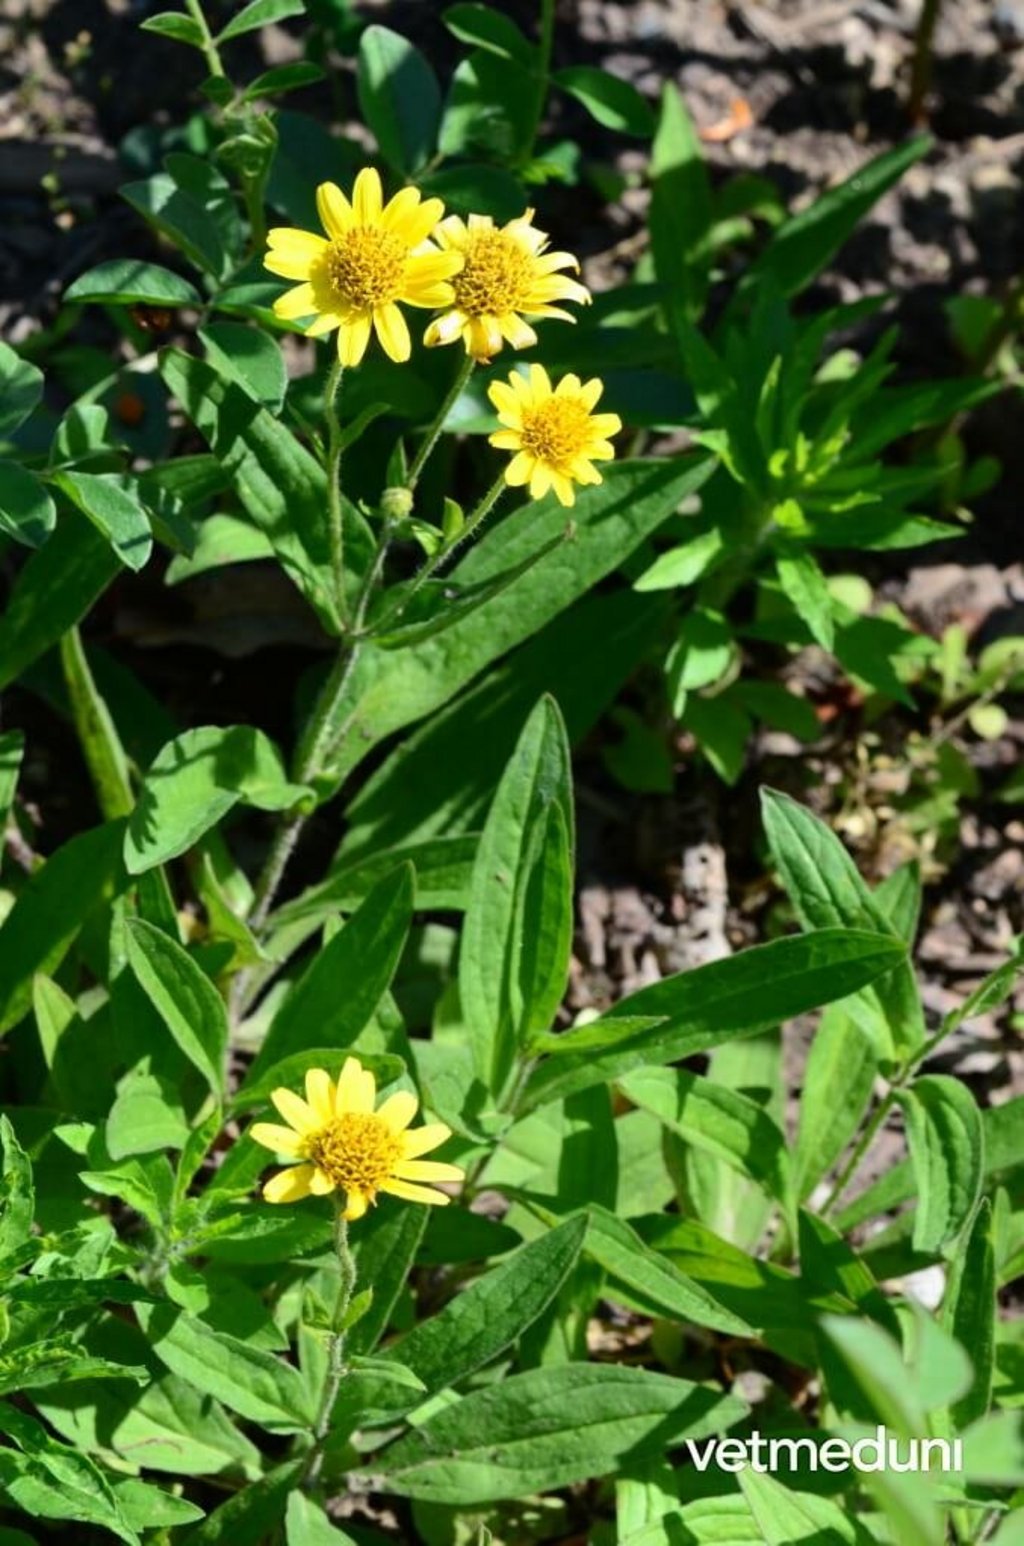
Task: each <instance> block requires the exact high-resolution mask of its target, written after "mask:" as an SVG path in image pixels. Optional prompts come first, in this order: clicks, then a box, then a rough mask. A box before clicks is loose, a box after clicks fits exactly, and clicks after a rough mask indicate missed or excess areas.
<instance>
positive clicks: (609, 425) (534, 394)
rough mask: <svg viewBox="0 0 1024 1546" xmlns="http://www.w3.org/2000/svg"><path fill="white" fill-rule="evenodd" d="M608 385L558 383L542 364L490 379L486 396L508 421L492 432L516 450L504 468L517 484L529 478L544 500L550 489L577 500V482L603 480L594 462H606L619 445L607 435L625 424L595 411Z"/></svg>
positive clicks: (574, 379)
mask: <svg viewBox="0 0 1024 1546" xmlns="http://www.w3.org/2000/svg"><path fill="white" fill-rule="evenodd" d="M603 391H604V384H603V382H601V381H598V380H597V378H596V377H595V378H594V380H593V381H585V382H583V381H580V378H579V376H563V377H562V379H561V381H560V382H559V383H558V385H557V386H556V387H553V386H552V385H551V378H550V377H549V376H548V373H547V371H546V370H545V369H544V367H543V365H531V366H530V374H529V377H526V376H521V375H519V374H518V372H515V371H514V372H513V373H512V375H511V376H509V378H508V381H492V383H491V385H490V386H489V387H488V388H487V395H488V397H489V398H490V399H491V402H492V403H493V404H494V406H495V408H497V410H498V422H499V423H500V424H502V425H503V426H504V428H502V429H499V430H498V431H497V433H496V434H493V435H491V436H490V437H489V438H490V442H491V445H492V446H497V447H498V449H499V450H501V451H514V452H515V453H516V454H515V455H514V456H513V458H512V460H511V461H510V462H509V464H508V467H507V468H506V469H505V482H506V483H510V484H511V485H512V486H513V487H514V488H515V487H519V486H520V485H521V484H524V483H528V484H529V486H530V494H531V496H532V498H534V499H540V498H541V497H542V495H544V494H546V493H547V492H548V490H549V489H554V491H555V494H556V495H557V497H558V499H559V500H560V502H561V503H562V504H563V505H572V504H575V502H576V490H575V489H574V488H573V484H574V483H600V482H601V481H602V480H601V474H600V473H599V472H598V470H597V468H596V467H595V466H594V463H595V462H608V461H611V459H612V458H613V457H614V455H615V448H614V447H613V446H612V445H611V443H610V442H609V440H608V436H609V435H617V434H618V432H619V430H620V429H621V428H622V420H621V419H620V418H619V416H618V414H617V413H594V412H593V410H594V408H595V407H596V406H597V402H598V399H599V398H600V396H601V393H602V392H603Z"/></svg>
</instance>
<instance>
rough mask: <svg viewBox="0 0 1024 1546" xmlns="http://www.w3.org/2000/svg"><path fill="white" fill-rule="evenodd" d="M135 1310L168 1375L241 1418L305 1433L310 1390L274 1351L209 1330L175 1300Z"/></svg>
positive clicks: (311, 1413) (311, 1415)
mask: <svg viewBox="0 0 1024 1546" xmlns="http://www.w3.org/2000/svg"><path fill="white" fill-rule="evenodd" d="M135 1313H136V1315H137V1316H138V1319H139V1324H140V1325H141V1327H142V1330H143V1332H144V1333H145V1335H146V1339H147V1341H148V1342H149V1344H150V1346H151V1347H152V1349H153V1351H154V1352H155V1353H156V1355H157V1357H158V1358H159V1359H160V1361H161V1363H163V1364H166V1366H167V1368H168V1369H170V1370H171V1373H172V1374H176V1375H178V1377H179V1378H180V1379H184V1380H187V1381H188V1382H189V1384H190V1385H193V1386H194V1387H195V1388H196V1390H201V1391H204V1392H205V1393H206V1394H207V1395H208V1396H213V1398H214V1399H215V1400H217V1401H220V1402H222V1403H223V1405H224V1406H226V1407H227V1408H228V1409H229V1410H230V1411H232V1412H237V1413H238V1414H239V1416H240V1417H245V1418H248V1420H249V1421H250V1422H255V1423H261V1424H262V1425H263V1426H265V1427H267V1428H270V1429H272V1430H273V1431H275V1432H278V1433H282V1432H284V1433H287V1432H293V1431H299V1432H304V1431H306V1430H307V1429H309V1428H310V1427H311V1426H312V1424H313V1423H314V1421H315V1420H316V1412H315V1406H314V1400H313V1395H312V1393H311V1392H310V1391H309V1390H307V1388H306V1384H305V1381H304V1380H303V1379H302V1376H301V1375H300V1374H299V1372H298V1370H297V1369H293V1368H292V1366H291V1365H290V1364H287V1363H285V1362H283V1360H282V1359H280V1358H276V1357H275V1356H274V1354H273V1353H267V1352H264V1351H263V1349H262V1348H258V1347H253V1346H252V1345H251V1344H250V1343H248V1342H241V1341H239V1340H238V1338H237V1337H230V1336H228V1335H227V1334H226V1333H225V1332H222V1331H214V1329H213V1328H212V1327H211V1326H207V1325H206V1323H205V1322H204V1321H201V1320H198V1319H197V1318H196V1317H195V1316H194V1315H186V1314H185V1313H184V1311H181V1310H178V1309H176V1308H175V1306H174V1305H170V1304H160V1305H138V1306H137V1307H136V1312H135Z"/></svg>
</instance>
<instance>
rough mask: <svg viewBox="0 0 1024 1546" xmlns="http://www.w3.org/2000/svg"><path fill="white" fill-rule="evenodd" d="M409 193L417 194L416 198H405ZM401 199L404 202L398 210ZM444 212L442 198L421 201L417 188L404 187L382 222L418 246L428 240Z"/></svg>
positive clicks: (392, 202)
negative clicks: (397, 206)
mask: <svg viewBox="0 0 1024 1546" xmlns="http://www.w3.org/2000/svg"><path fill="white" fill-rule="evenodd" d="M408 193H413V194H415V198H413V199H411V200H409V199H404V200H403V195H405V194H408ZM400 200H403V202H402V203H401V205H400V207H399V208H398V209H397V210H396V208H395V206H396V205H399V201H400ZM443 214H444V205H443V204H442V203H441V200H440V199H424V200H423V201H422V203H421V202H420V196H419V193H418V191H417V190H416V189H415V188H403V189H402V192H401V193H396V194H395V196H394V198H393V199H392V200H391V202H390V204H389V205H388V206H387V208H386V209H385V211H384V214H383V217H382V220H381V224H382V225H384V226H386V227H387V228H388V230H390V231H394V233H395V235H396V236H399V237H401V239H402V241H403V242H405V243H407V245H408V246H410V247H418V246H419V244H420V242H422V241H426V239H427V237H428V236H429V235H430V233H431V231H432V230H433V229H434V227H435V226H436V225H437V222H438V221H439V220H440V218H441V216H442V215H443Z"/></svg>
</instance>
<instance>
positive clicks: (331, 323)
mask: <svg viewBox="0 0 1024 1546" xmlns="http://www.w3.org/2000/svg"><path fill="white" fill-rule="evenodd" d="M340 325H341V318H340V317H339V316H338V313H337V312H336V311H324V312H321V313H320V315H319V317H317V318H316V319H315V320H314V321H313V322H311V323H310V324H309V326H308V327H307V328H304V329H303V331H304V332H305V335H306V337H307V338H323V336H324V334H325V333H333V332H334V329H335V328H336V327H339V326H340Z"/></svg>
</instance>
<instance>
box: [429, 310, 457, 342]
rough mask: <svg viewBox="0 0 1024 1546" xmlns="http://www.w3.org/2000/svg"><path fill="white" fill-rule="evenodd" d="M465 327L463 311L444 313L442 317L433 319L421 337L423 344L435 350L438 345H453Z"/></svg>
mask: <svg viewBox="0 0 1024 1546" xmlns="http://www.w3.org/2000/svg"><path fill="white" fill-rule="evenodd" d="M465 325H466V313H465V312H464V311H446V312H445V314H444V316H443V317H435V318H434V320H433V322H431V324H430V326H429V327H428V328H427V331H426V332H425V333H424V335H423V342H424V343H425V344H426V346H427V348H428V349H436V348H437V346H438V345H439V344H453V343H455V342H456V341H457V339H458V338H459V335H460V334H461V332H462V329H463V328H464V327H465Z"/></svg>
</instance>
